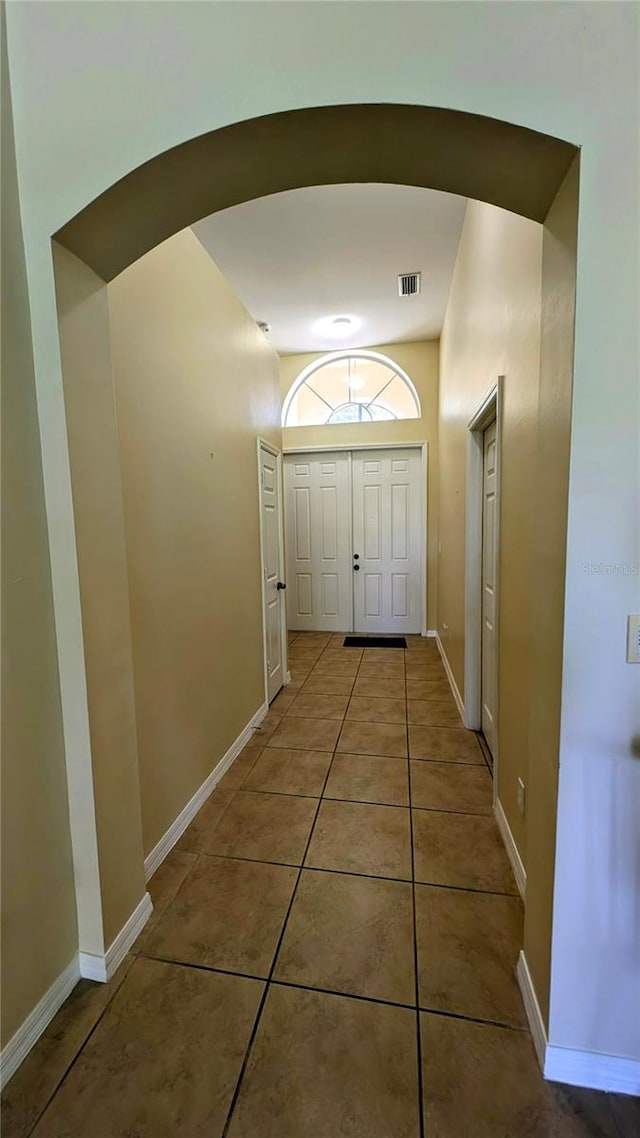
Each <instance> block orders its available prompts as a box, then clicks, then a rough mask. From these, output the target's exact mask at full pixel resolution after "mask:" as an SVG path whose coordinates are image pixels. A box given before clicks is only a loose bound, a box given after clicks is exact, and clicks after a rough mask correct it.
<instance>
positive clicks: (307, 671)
mask: <svg viewBox="0 0 640 1138" xmlns="http://www.w3.org/2000/svg"><path fill="white" fill-rule="evenodd" d="M289 675H290V676H291V683H292V684H303V683H304V681H305V680H306V679H308V677H309V676H310V675H311V668H306V667H305V668H303V667H301V666H300V664H294V663H291V662H290V663H289ZM287 686H288V687H290V686H291V684H288V685H287Z"/></svg>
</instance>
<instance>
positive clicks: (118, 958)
mask: <svg viewBox="0 0 640 1138" xmlns="http://www.w3.org/2000/svg"><path fill="white" fill-rule="evenodd" d="M152 912H153V903H152V901H151V897H150V896H149V894H148V893H145V895H144V897H143V898H142V900H141V901H140V903H139V904H138V905H136V907H135V909H134V910H133V912H132V914H131V916H130V917H129V919H128V921H127V922H126V924H124V925H123V927H122V928H121V929H120V932H119V933H118V935H117V937H116V938H115V940H113V941H112V943H111V944H110V945H109V947H108V949H107V951H106V952H105V954H104V956H97V955H95V954H94V953H92V952H81V953H80V975H81V976H82V977H83V979H85V980H96V981H97V982H98V983H99V984H106V982H107V980H110V979H111V977H112V976H113V975H114V973H115V972H116V970H117V969H118V967H119V966H120V964H122V961H123V960H124V958H125V956H126V955H127V953H128V951H129V949H130V948H131V946H132V944H133V943H134V941H135V940H137V938H138V937H139V935H140V933H141V932H142V930H143V928H144V926H145V925H146V923H147V921H148V920H149V917H150V916H151V914H152Z"/></svg>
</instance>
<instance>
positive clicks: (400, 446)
mask: <svg viewBox="0 0 640 1138" xmlns="http://www.w3.org/2000/svg"><path fill="white" fill-rule="evenodd" d="M354 450H419V451H420V453H421V457H422V503H421V504H422V509H421V511H420V514H421V525H422V542H421V545H420V635H421V636H426V635H427V562H428V558H427V541H428V535H429V530H428V526H427V522H428V513H427V503H428V498H429V494H428V483H427V479H428V471H429V467H428V453H429V444H428V443H426V442H424V441H419V442H407V443H405V442H400V441H398V442H395V443H351V445H350V446H348V445H347V444H346V443H343V444H341V445H340V444H339V445H338V446H316V447H314V446H311V447H285V448H284V450H283V452H282V453H283V454H328V453H329V452H335V451H339V452H340V453H341V454H348V455H351V451H354ZM349 483H350V485H351V483H352V475H351V458H349ZM349 524H350V526H351V527H353V517H351V519H350V523H349ZM352 544H353V539H352ZM351 627H352V628H353V590H351Z"/></svg>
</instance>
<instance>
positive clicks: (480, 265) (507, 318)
mask: <svg viewBox="0 0 640 1138" xmlns="http://www.w3.org/2000/svg"><path fill="white" fill-rule="evenodd" d="M541 257H542V227H541V226H539V225H537V224H536V223H535V222H532V221H527V220H525V219H524V218H521V217H518V216H517V215H516V214H511V213H507V212H506V211H504V210H500V209H497V208H495V207H494V206H488V205H484V204H482V203H479V202H470V203H469V205H468V208H467V213H466V217H465V222H464V226H463V230H462V236H461V239H460V247H459V250H458V256H457V259H456V265H455V270H454V275H453V281H452V285H451V293H450V296H449V303H448V306H447V312H446V316H445V321H444V327H443V331H442V340H441V380H440V463H441V466H440V514H439V526H440V548H441V555H440V561H439V566H438V621H439V631H440V636H441V638H442V642H443V644H444V647H445V650H446V653H447V656H448V658H449V661H450V663H451V667H452V669H453V673H454V675H455V678H456V682H457V684H458V688H459V689H460V691H461V692H463V691H464V621H465V598H464V568H465V498H466V495H465V474H466V448H467V435H468V422H469V419H470V418H471V417H472V415H473V413H474V411H475V410H476V409H477V407H478V405H479V404H480V403H481V402H482V400H483V398H484V396H485V395H486V393H487V392H488V391H489V390H490V388H491V387H492V386H493V384H495V382H496V380H497V378H498V376H499V375H503V376H504V399H503V406H502V423H501V430H502V455H501V463H502V466H501V533H500V546H501V548H500V578H499V589H500V595H499V607H500V632H499V636H500V651H499V661H498V669H499V713H498V714H499V755H500V762H499V780H498V792H499V796H500V800H501V802H502V805H503V807H504V810H505V813H506V815H507V820H508V822H509V825H510V827H511V831H512V833H513V835H514V838H515V840H516V844H517V846H518V849H519V851H520V853H521V855H522V857H523V859H524V858H525V856H526V848H525V823H524V819H523V818H522V817H521V815H520V814H519V813H518V810H517V807H516V792H517V779H518V777H519V776H520V777H522V778H523V779H524V781H525V785H526V782H527V753H528V731H529V706H528V698H529V689H530V647H531V645H530V641H531V632H532V625H531V590H532V584H533V581H532V571H531V560H530V544H531V518H532V510H533V504H534V500H535V485H534V482H535V478H534V473H535V456H536V435H537V405H538V383H539V368H540V289H541Z"/></svg>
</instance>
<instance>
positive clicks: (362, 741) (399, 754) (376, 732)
mask: <svg viewBox="0 0 640 1138" xmlns="http://www.w3.org/2000/svg"><path fill="white" fill-rule="evenodd" d="M336 750H337V751H350V752H352V753H353V754H354V755H389V756H391V757H395V758H398V759H402V758H406V756H407V729H406V727H405V726H404V724H399V723H358V722H355V721H353V720H345V723H344V725H343V727H342V731H341V732H340V738H339V740H338V745H337V748H336Z"/></svg>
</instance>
